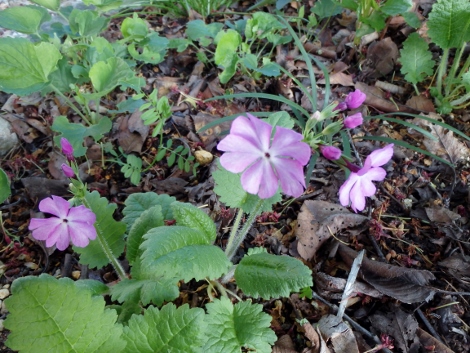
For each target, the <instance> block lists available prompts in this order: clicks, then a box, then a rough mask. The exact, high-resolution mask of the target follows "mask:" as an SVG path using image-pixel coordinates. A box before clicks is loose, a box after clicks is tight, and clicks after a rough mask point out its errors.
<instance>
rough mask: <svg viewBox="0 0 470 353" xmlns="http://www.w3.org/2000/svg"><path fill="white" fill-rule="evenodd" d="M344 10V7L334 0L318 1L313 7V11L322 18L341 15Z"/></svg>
mask: <svg viewBox="0 0 470 353" xmlns="http://www.w3.org/2000/svg"><path fill="white" fill-rule="evenodd" d="M342 11H343V8H342V7H341V6H339V5H338V4H336V3H335V2H334V1H332V0H322V1H316V2H315V6H314V7H313V8H312V12H313V13H314V14H315V15H317V16H318V17H319V18H320V20H322V19H324V18H327V17H332V16H336V15H339V14H340V13H341V12H342Z"/></svg>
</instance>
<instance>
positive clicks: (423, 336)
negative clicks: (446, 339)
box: [416, 327, 454, 353]
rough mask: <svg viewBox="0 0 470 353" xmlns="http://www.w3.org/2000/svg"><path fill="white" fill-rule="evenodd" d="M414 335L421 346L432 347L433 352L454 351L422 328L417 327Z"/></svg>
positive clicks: (444, 352)
mask: <svg viewBox="0 0 470 353" xmlns="http://www.w3.org/2000/svg"><path fill="white" fill-rule="evenodd" d="M416 335H417V336H418V338H419V342H420V343H421V345H422V346H423V347H433V348H434V352H439V353H454V351H453V350H451V349H450V348H449V347H447V346H446V345H445V344H443V343H441V341H439V340H438V339H437V338H436V337H434V336H431V335H430V334H429V333H427V332H426V331H424V330H423V329H422V328H420V327H418V329H417V330H416Z"/></svg>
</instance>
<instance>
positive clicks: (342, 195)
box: [339, 173, 359, 206]
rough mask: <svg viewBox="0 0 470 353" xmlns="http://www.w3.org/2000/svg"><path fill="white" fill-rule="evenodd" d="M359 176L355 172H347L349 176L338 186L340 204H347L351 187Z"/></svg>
mask: <svg viewBox="0 0 470 353" xmlns="http://www.w3.org/2000/svg"><path fill="white" fill-rule="evenodd" d="M358 179H359V176H358V175H357V174H356V173H351V174H349V178H348V179H347V180H346V181H345V182H344V184H343V185H341V187H340V188H339V202H340V203H341V205H342V206H349V202H350V196H349V193H350V192H351V188H352V187H353V186H354V185H355V184H356V182H357V181H358Z"/></svg>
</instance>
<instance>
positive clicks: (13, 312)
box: [5, 274, 125, 353]
mask: <svg viewBox="0 0 470 353" xmlns="http://www.w3.org/2000/svg"><path fill="white" fill-rule="evenodd" d="M5 305H6V306H7V308H8V310H9V311H10V314H9V315H8V317H7V319H6V320H5V327H7V328H8V329H9V330H10V331H11V332H10V335H9V336H8V340H7V342H6V345H7V346H8V347H10V348H11V349H14V350H17V351H21V352H22V353H37V352H38V351H41V352H46V351H48V352H52V351H53V352H56V353H62V352H63V353H69V352H75V353H93V352H96V353H106V352H110V353H115V352H116V353H117V352H121V351H122V350H123V348H124V345H125V341H124V340H122V338H121V334H122V326H121V325H118V324H116V319H117V314H116V312H115V311H114V310H108V309H105V301H104V299H103V297H101V296H92V292H91V291H89V290H86V289H84V288H78V287H76V286H75V285H74V282H73V281H72V280H70V279H68V278H61V279H59V280H57V279H55V278H54V277H51V276H49V275H46V274H42V275H41V276H39V277H23V278H19V279H17V280H15V281H14V282H13V285H12V296H11V297H10V298H8V299H6V300H5Z"/></svg>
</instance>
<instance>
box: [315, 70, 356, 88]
mask: <svg viewBox="0 0 470 353" xmlns="http://www.w3.org/2000/svg"><path fill="white" fill-rule="evenodd" d="M317 83H318V84H320V85H324V84H325V83H326V80H325V79H324V78H322V79H321V80H318V81H317ZM330 85H341V86H354V82H353V79H352V76H351V75H348V74H345V73H343V72H336V73H334V74H332V75H330Z"/></svg>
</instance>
